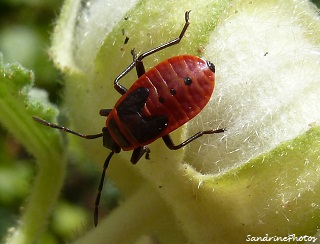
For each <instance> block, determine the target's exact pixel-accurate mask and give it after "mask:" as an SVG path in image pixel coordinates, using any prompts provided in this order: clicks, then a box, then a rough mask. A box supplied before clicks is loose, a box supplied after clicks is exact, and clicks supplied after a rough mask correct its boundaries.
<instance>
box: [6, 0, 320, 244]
mask: <svg viewBox="0 0 320 244" xmlns="http://www.w3.org/2000/svg"><path fill="white" fill-rule="evenodd" d="M313 2H314V3H315V4H316V5H317V6H318V7H320V0H316V1H313ZM61 5H62V0H0V52H1V53H2V54H3V59H4V60H3V61H4V63H12V62H19V63H20V64H22V65H23V66H24V67H26V68H28V69H31V70H33V71H34V73H35V77H36V78H35V82H36V86H37V87H39V88H42V89H45V90H47V91H48V92H49V99H50V101H51V102H53V103H56V104H60V103H61V93H62V88H63V85H62V84H63V83H62V80H63V77H62V75H61V74H60V73H59V72H58V71H57V70H56V69H55V68H54V67H53V64H52V62H51V61H50V60H49V55H48V53H47V50H48V47H49V45H50V36H51V33H52V30H53V27H54V22H55V19H56V18H57V17H58V15H59V11H60V8H61ZM97 109H98V108H97ZM97 111H98V110H97ZM97 114H98V113H97ZM80 161H81V162H79V158H74V157H72V156H70V157H69V162H68V172H67V178H66V182H65V186H64V188H63V192H62V196H61V198H60V201H59V203H58V204H57V206H56V209H55V211H54V215H53V216H52V217H51V221H50V222H49V223H50V224H49V229H48V231H47V232H46V233H45V235H44V236H43V239H42V241H41V242H42V243H61V242H68V241H70V240H72V239H73V238H74V237H75V236H77V235H78V234H80V233H79V232H81V229H85V228H88V226H89V227H91V226H92V213H93V205H94V200H95V194H96V190H97V186H98V182H99V178H100V171H98V169H96V167H92V163H91V162H90V161H89V160H88V159H83V158H81V160H80ZM36 170H37V169H36V164H35V162H34V160H33V158H32V156H31V155H29V154H28V153H27V152H26V151H25V150H24V148H23V147H22V146H21V145H20V144H19V142H18V141H16V140H15V139H14V138H13V137H12V136H11V135H10V134H8V133H7V132H6V130H5V129H4V128H2V127H1V125H0V216H1V217H0V242H1V240H3V238H4V237H5V236H6V234H7V232H8V229H9V228H10V227H12V226H15V225H16V221H18V220H19V216H20V211H21V206H23V203H24V201H25V199H26V196H27V195H28V193H29V191H30V186H31V185H32V181H33V179H34V176H35V174H36ZM104 189H105V191H104V195H103V199H102V200H101V202H102V203H103V204H101V205H100V211H101V212H102V213H103V212H108V211H110V209H111V208H112V207H114V206H116V204H117V201H116V199H117V194H116V189H115V188H114V187H112V185H110V183H109V184H108V186H105V187H104ZM75 230H78V231H79V232H77V231H75Z"/></svg>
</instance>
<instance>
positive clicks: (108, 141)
mask: <svg viewBox="0 0 320 244" xmlns="http://www.w3.org/2000/svg"><path fill="white" fill-rule="evenodd" d="M102 133H103V146H104V147H106V148H108V149H110V150H111V151H112V152H115V153H119V152H120V151H121V148H120V147H119V145H118V144H117V143H116V142H115V141H114V140H113V139H112V137H111V135H110V133H109V130H108V128H107V127H103V128H102Z"/></svg>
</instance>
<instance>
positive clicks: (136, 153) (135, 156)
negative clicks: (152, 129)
mask: <svg viewBox="0 0 320 244" xmlns="http://www.w3.org/2000/svg"><path fill="white" fill-rule="evenodd" d="M144 154H146V156H145V158H146V159H150V157H149V154H150V149H149V148H148V147H147V146H141V147H137V148H136V149H134V150H133V153H132V156H131V160H130V161H131V163H132V164H136V163H137V162H138V161H139V160H140V158H142V156H143V155H144Z"/></svg>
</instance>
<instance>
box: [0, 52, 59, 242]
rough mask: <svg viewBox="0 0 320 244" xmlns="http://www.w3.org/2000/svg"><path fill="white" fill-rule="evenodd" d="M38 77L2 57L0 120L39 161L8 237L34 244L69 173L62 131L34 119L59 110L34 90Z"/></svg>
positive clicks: (50, 116)
mask: <svg viewBox="0 0 320 244" xmlns="http://www.w3.org/2000/svg"><path fill="white" fill-rule="evenodd" d="M33 80H34V76H33V73H32V72H31V71H30V70H27V69H25V68H23V67H21V66H20V65H19V64H6V65H4V64H3V60H2V55H1V56H0V111H1V116H0V122H1V124H2V125H3V126H4V127H5V128H6V129H7V130H8V131H9V132H10V133H11V134H12V135H14V136H15V137H16V138H17V139H18V140H19V141H20V142H21V143H22V144H23V145H24V146H25V148H26V149H27V150H28V151H29V152H30V153H31V154H32V155H34V157H35V159H36V160H37V165H38V172H37V177H36V178H35V180H34V182H33V186H32V190H31V192H30V196H29V199H28V201H27V202H26V203H25V206H24V210H23V213H22V217H21V220H19V224H18V225H17V227H16V228H15V229H14V231H13V232H11V236H8V237H7V241H8V242H10V243H34V242H35V241H36V240H38V238H39V236H40V234H41V233H42V231H43V230H44V228H45V226H46V224H47V219H48V217H49V216H50V213H51V212H52V210H53V206H54V204H55V202H56V200H57V198H58V195H59V192H60V189H61V187H62V182H63V178H64V175H65V160H64V157H63V154H62V152H63V150H62V147H61V143H60V139H59V134H58V133H57V132H56V131H54V130H52V131H51V130H48V128H46V127H44V126H41V125H39V124H37V123H35V121H34V120H33V119H32V116H39V117H43V118H46V119H50V120H53V118H54V117H55V115H56V113H57V110H56V109H55V108H53V107H52V106H51V105H49V104H47V105H42V102H43V100H42V101H40V100H39V97H44V96H43V92H41V91H38V90H33V88H32V85H33Z"/></svg>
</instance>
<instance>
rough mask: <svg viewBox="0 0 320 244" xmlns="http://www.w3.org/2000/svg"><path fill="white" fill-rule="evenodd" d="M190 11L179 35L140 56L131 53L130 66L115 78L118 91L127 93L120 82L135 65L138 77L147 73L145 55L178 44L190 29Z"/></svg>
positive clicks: (186, 13)
mask: <svg viewBox="0 0 320 244" xmlns="http://www.w3.org/2000/svg"><path fill="white" fill-rule="evenodd" d="M189 13H190V11H187V12H185V17H184V18H185V24H184V26H183V28H182V30H181V32H180V35H179V37H177V38H175V39H173V40H171V41H168V42H166V43H164V44H162V45H160V46H157V47H155V48H152V49H150V50H149V51H146V52H144V53H142V54H140V55H139V56H138V57H136V55H135V52H134V50H133V51H131V54H132V56H133V61H132V63H131V64H129V66H128V67H127V68H126V69H125V70H124V71H122V72H121V73H120V75H118V77H116V79H115V80H114V88H115V89H116V90H117V92H119V93H120V94H121V95H123V94H125V93H126V92H127V88H125V87H124V86H123V85H121V84H120V83H119V80H120V79H122V78H123V77H124V76H125V75H126V74H128V73H129V72H130V71H131V70H132V69H133V68H134V67H136V71H137V75H138V77H140V76H142V75H143V74H144V73H145V68H144V65H143V62H142V60H143V59H144V58H145V57H148V56H149V55H151V54H153V53H156V52H159V51H161V50H163V49H165V48H167V47H170V46H173V45H176V44H178V43H179V42H180V41H181V39H182V38H183V36H184V34H185V32H186V30H187V29H188V26H189Z"/></svg>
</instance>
